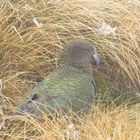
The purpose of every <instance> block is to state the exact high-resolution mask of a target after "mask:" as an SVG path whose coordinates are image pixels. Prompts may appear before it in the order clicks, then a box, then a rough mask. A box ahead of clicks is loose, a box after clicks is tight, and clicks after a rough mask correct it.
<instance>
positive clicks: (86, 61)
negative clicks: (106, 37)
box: [60, 39, 100, 68]
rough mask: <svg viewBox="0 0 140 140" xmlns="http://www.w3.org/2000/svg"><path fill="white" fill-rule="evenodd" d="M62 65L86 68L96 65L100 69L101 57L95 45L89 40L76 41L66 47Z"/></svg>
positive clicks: (61, 61) (62, 56)
mask: <svg viewBox="0 0 140 140" xmlns="http://www.w3.org/2000/svg"><path fill="white" fill-rule="evenodd" d="M60 63H62V64H65V65H69V66H73V67H78V68H85V67H90V66H91V64H96V65H97V67H99V63H100V60H99V56H98V53H97V51H96V48H95V45H94V44H93V43H92V42H90V41H87V40H81V39H78V40H74V41H71V42H70V43H68V44H67V45H66V46H64V49H63V52H62V55H61V60H60Z"/></svg>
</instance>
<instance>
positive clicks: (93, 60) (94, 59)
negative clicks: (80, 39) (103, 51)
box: [91, 48, 100, 69]
mask: <svg viewBox="0 0 140 140" xmlns="http://www.w3.org/2000/svg"><path fill="white" fill-rule="evenodd" d="M91 63H92V64H93V65H95V64H96V66H97V69H98V68H99V66H100V58H99V55H98V53H97V51H96V48H94V51H93V53H92V56H91Z"/></svg>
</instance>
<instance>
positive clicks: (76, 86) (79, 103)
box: [14, 39, 100, 116]
mask: <svg viewBox="0 0 140 140" xmlns="http://www.w3.org/2000/svg"><path fill="white" fill-rule="evenodd" d="M99 62H100V60H99V55H98V53H97V51H96V48H95V44H94V43H93V42H91V41H89V40H84V39H76V40H72V41H70V42H69V43H68V44H66V45H65V46H64V47H63V50H62V54H61V57H60V61H59V64H58V66H57V67H56V69H55V70H54V71H52V72H50V73H49V74H48V76H47V77H46V78H44V79H43V80H42V81H41V82H40V83H38V84H37V85H36V86H35V87H34V88H33V89H32V90H31V93H30V94H29V95H28V96H27V97H25V98H24V99H23V100H22V101H21V103H20V104H19V106H18V107H17V109H16V111H15V113H14V114H26V113H29V114H31V115H34V116H40V115H43V114H46V113H48V114H50V115H54V114H56V113H58V112H59V111H62V112H65V113H67V112H69V111H70V110H71V111H73V112H74V113H76V114H79V113H81V112H86V111H87V110H90V108H92V106H93V105H94V97H95V94H96V85H95V80H94V77H93V70H92V67H91V66H92V64H96V65H97V66H99Z"/></svg>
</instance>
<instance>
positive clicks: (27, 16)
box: [0, 0, 140, 140]
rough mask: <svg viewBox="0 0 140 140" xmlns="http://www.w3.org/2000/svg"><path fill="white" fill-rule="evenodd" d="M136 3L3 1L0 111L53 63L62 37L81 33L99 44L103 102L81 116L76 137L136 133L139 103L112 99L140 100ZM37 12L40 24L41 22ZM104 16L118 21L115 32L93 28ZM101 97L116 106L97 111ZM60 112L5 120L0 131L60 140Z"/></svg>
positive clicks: (121, 136) (128, 136) (63, 121)
mask: <svg viewBox="0 0 140 140" xmlns="http://www.w3.org/2000/svg"><path fill="white" fill-rule="evenodd" d="M139 5H140V1H139V0H133V1H132V0H129V1H126V0H123V1H121V0H119V1H115V0H100V1H97V0H92V1H91V0H69V1H63V0H62V1H61V0H60V1H57V0H49V1H47V0H42V1H39V0H38V1H33V0H30V1H29V0H28V1H27V0H25V1H22V0H12V1H10V0H1V1H0V78H1V79H2V83H3V87H2V93H1V94H0V104H1V106H2V108H4V109H3V111H4V113H5V114H7V113H8V112H10V111H11V110H14V108H15V107H16V106H17V105H18V103H19V102H20V101H21V100H22V99H23V98H24V97H25V96H26V95H27V94H28V93H29V92H30V91H31V89H32V87H33V86H34V85H35V84H36V83H37V82H39V81H41V80H42V79H43V78H44V77H45V76H47V74H48V73H49V72H51V71H52V70H53V69H54V68H55V67H56V65H57V64H58V60H59V57H60V54H61V50H62V47H63V45H64V44H66V43H67V42H68V41H69V40H72V39H76V38H84V39H88V40H91V41H93V42H94V43H95V44H96V47H97V50H98V52H99V54H100V57H101V67H100V69H99V70H98V71H97V70H94V76H95V80H96V83H97V87H98V94H97V101H96V102H97V105H96V106H101V108H100V109H99V108H98V109H97V110H96V109H95V111H94V113H91V114H88V115H87V116H86V117H84V118H79V117H78V119H77V122H78V124H77V127H78V128H77V129H78V131H80V139H89V140H90V139H97V140H98V139H99V140H101V139H103V140H104V139H108V138H109V137H113V138H112V139H114V140H119V139H120V140H121V139H139V138H140V136H139V131H140V130H139V125H138V124H139V123H140V120H139V118H138V117H137V115H136V114H138V111H137V109H136V108H135V106H136V105H133V106H131V107H126V108H124V107H122V108H120V109H118V107H117V106H116V105H122V104H123V105H124V106H125V104H124V103H126V102H125V101H126V100H127V101H128V102H129V103H130V102H131V101H132V100H130V98H133V101H134V102H135V101H136V100H139V90H140V86H139V85H140V26H139V22H140V6H139ZM35 19H36V20H38V21H39V22H41V23H42V24H43V25H42V26H41V27H38V26H37V25H36V24H35V23H34V21H33V20H35ZM103 22H106V23H108V24H110V25H111V27H117V29H116V32H115V34H114V35H112V34H110V35H99V34H98V33H97V27H98V25H99V24H102V23H103ZM136 93H137V96H136ZM122 96H123V97H122ZM114 100H115V101H114ZM106 102H107V103H106ZM128 102H127V103H128ZM134 102H133V103H132V104H134ZM104 103H105V104H107V106H108V105H110V103H113V104H115V105H114V107H113V108H112V109H110V108H108V110H107V109H106V111H101V110H102V109H103V108H104ZM129 103H128V104H129ZM130 104H131V103H130ZM102 107H103V108H102ZM2 116H3V115H2ZM129 118H131V119H129ZM59 119H60V120H59V121H58V120H54V122H52V121H50V120H49V119H47V118H45V119H44V120H36V119H33V118H31V117H29V118H25V117H23V118H21V120H20V121H17V122H15V123H14V124H12V123H7V124H9V126H8V128H7V129H6V130H3V129H2V130H0V137H1V139H8V138H10V139H23V138H25V137H26V136H27V137H29V138H30V139H45V140H46V139H62V137H61V132H62V129H65V128H66V127H67V125H68V124H69V121H68V120H66V119H65V118H63V117H60V118H59ZM23 124H24V125H23Z"/></svg>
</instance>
